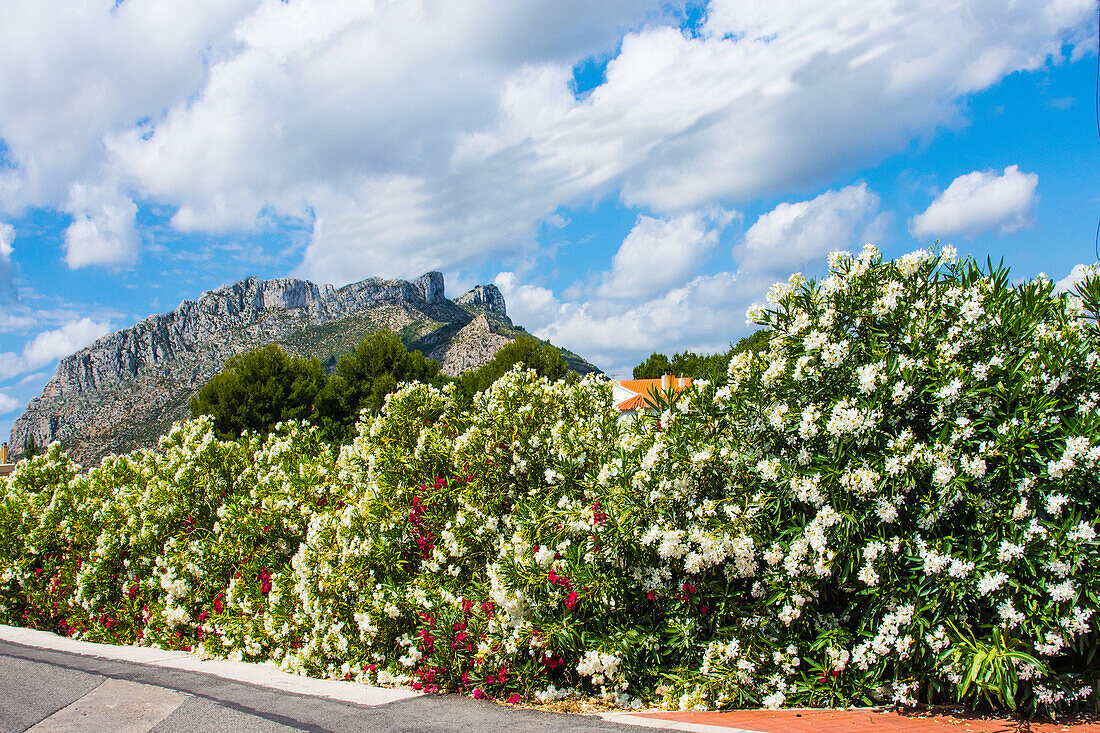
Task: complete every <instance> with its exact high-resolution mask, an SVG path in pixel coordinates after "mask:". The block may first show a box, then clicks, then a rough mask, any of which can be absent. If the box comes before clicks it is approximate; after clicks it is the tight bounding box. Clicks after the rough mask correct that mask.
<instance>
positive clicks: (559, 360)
mask: <svg viewBox="0 0 1100 733" xmlns="http://www.w3.org/2000/svg"><path fill="white" fill-rule="evenodd" d="M516 364H522V365H523V366H524V367H526V368H527V369H533V370H534V371H535V372H537V373H538V375H539V376H541V377H546V378H547V379H549V380H550V381H552V382H555V381H557V380H559V379H562V378H564V377H565V376H566V373H567V372H568V371H569V367H568V366H567V365H566V363H565V359H564V358H563V357H562V355H561V351H559V350H558V349H557V348H556V347H554V346H553V345H551V344H549V343H547V342H545V341H539V340H538V339H536V338H532V337H530V336H521V337H519V338H517V339H516V340H515V341H512V342H511V343H509V344H505V345H504V346H502V347H501V348H500V350H499V351H497V353H496V354H495V355H494V356H493V358H492V359H491V360H489V362H488V363H487V364H485V365H484V366H482V367H480V368H479V369H474V370H472V371H468V372H466V373H465V374H462V375H461V376H459V377H458V383H459V386H460V387H461V388H462V390H463V391H464V392H465V393H466V394H467V395H469V396H471V397H472V396H473V395H475V394H477V393H478V392H483V391H485V390H486V389H488V388H489V386H490V385H491V384H492V383H493V382H495V381H497V380H498V379H500V378H501V377H502V376H504V375H505V374H506V373H507V372H508V371H509V370H510V369H511V368H512V367H514V366H515V365H516Z"/></svg>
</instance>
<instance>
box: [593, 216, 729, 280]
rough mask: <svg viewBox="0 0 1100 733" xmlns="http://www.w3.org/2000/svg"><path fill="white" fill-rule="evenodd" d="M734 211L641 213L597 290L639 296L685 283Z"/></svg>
mask: <svg viewBox="0 0 1100 733" xmlns="http://www.w3.org/2000/svg"><path fill="white" fill-rule="evenodd" d="M732 216H733V214H732V213H731V212H726V211H718V212H713V213H712V214H708V213H704V212H699V211H688V212H684V213H682V214H680V215H677V216H669V217H663V218H654V217H651V216H645V215H640V216H639V217H638V219H637V221H636V222H635V224H634V227H633V228H632V229H631V230H630V233H629V234H627V235H626V238H625V239H623V243H622V245H621V246H620V247H619V251H618V252H616V253H615V257H614V259H612V261H611V271H610V272H608V273H606V274H605V275H604V278H603V282H602V283H601V284H600V286H599V288H598V289H597V293H598V294H599V295H600V296H602V297H605V298H628V299H639V298H648V297H652V296H653V295H656V294H657V293H661V292H665V291H667V290H668V289H669V288H672V287H675V286H677V285H682V284H684V282H686V281H687V280H688V279H689V278H690V277H691V276H692V275H695V274H697V272H698V269H699V265H700V264H701V263H702V262H703V260H704V259H705V258H706V256H707V254H709V252H710V251H711V249H713V248H714V245H716V244H717V243H718V235H719V232H720V230H721V228H722V227H724V226H725V225H726V224H728V223H729V221H730V220H731V218H732Z"/></svg>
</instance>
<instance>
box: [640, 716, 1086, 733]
mask: <svg viewBox="0 0 1100 733" xmlns="http://www.w3.org/2000/svg"><path fill="white" fill-rule="evenodd" d="M634 715H637V716H639V717H646V718H657V719H659V720H671V721H676V722H681V723H694V724H696V725H713V726H719V727H726V728H742V729H745V730H753V731H761V733H841V732H844V733H848V732H850V733H918V732H922V731H929V732H930V733H938V732H940V731H950V732H951V733H1066V732H1069V733H1100V722H1085V723H1043V722H1035V721H1027V720H1014V719H1010V718H997V717H992V716H971V715H966V714H958V715H952V714H945V713H937V714H931V713H907V714H900V713H897V712H894V711H885V710H734V711H728V712H654V713H634Z"/></svg>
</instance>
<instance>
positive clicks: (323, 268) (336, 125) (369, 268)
mask: <svg viewBox="0 0 1100 733" xmlns="http://www.w3.org/2000/svg"><path fill="white" fill-rule="evenodd" d="M71 1H72V5H71V7H69V8H67V9H65V10H64V11H61V10H59V8H58V7H57V6H56V4H51V5H50V6H49V7H48V8H46V7H40V6H41V4H36V3H14V4H7V5H5V7H4V8H3V9H2V10H0V68H3V69H4V71H5V73H4V74H0V138H2V139H3V142H4V146H5V147H6V151H5V153H4V156H5V157H6V159H7V162H9V163H10V164H11V165H9V166H0V193H2V194H3V195H2V196H0V201H3V202H4V203H3V204H0V206H3V207H6V209H13V208H19V207H25V206H29V205H45V206H60V207H62V208H65V209H66V211H68V212H69V213H70V214H72V215H73V216H74V218H75V220H76V221H75V223H74V226H75V229H74V230H73V231H72V232H70V234H71V235H72V237H71V244H70V245H69V247H68V250H67V253H66V256H67V258H68V261H69V263H70V265H72V266H79V265H82V264H93V263H118V262H125V261H127V258H131V257H132V256H133V250H134V247H136V243H135V240H133V239H128V238H127V237H128V234H129V230H128V228H127V227H128V226H129V224H130V222H132V216H131V215H130V214H129V211H130V209H129V206H130V205H132V201H131V202H130V204H128V203H127V199H134V200H143V199H145V200H153V201H157V202H160V203H164V204H168V205H170V206H174V207H176V209H177V210H176V213H175V216H174V217H173V224H174V225H175V226H176V227H177V228H179V229H182V230H202V231H210V232H217V231H224V230H226V229H236V228H248V227H251V226H254V225H256V223H257V221H258V219H263V217H264V216H265V215H266V214H265V212H266V213H267V214H269V213H274V214H276V215H281V216H287V217H298V218H304V219H306V220H312V221H314V222H315V231H314V232H313V237H312V240H311V242H310V244H309V246H308V247H307V248H306V250H305V254H304V260H303V262H302V265H301V272H302V273H303V274H306V275H309V276H311V277H315V278H318V279H322V280H326V281H335V282H339V281H347V280H352V279H356V278H359V277H362V276H364V275H367V274H373V273H378V274H402V275H415V274H418V273H419V272H420V271H423V270H424V269H427V268H429V267H439V268H444V269H456V268H461V267H464V266H466V265H468V264H471V263H473V262H475V261H479V260H483V259H484V258H485V257H487V256H489V255H491V254H495V253H501V252H511V251H514V250H515V248H516V247H517V246H525V245H526V246H530V245H531V243H532V241H533V232H534V229H535V226H536V225H537V223H538V222H539V221H541V220H544V219H546V218H548V217H550V216H552V215H553V213H554V212H555V211H556V210H557V209H558V208H560V207H561V206H563V205H571V204H575V203H580V202H584V201H588V200H592V199H593V198H596V197H601V196H605V195H618V196H619V197H620V198H621V199H622V200H623V201H624V202H625V203H626V204H628V205H630V206H636V207H640V208H644V209H647V210H648V211H647V213H648V214H650V215H655V216H661V215H665V214H669V215H671V214H678V213H679V212H681V211H682V210H686V209H693V208H698V207H700V206H704V205H707V204H710V203H711V202H714V201H716V200H721V201H727V202H736V201H741V200H748V199H750V198H756V197H758V196H762V195H773V194H776V193H779V192H782V191H783V190H790V189H791V188H806V187H811V186H816V185H821V184H822V183H823V182H825V181H828V180H830V179H832V178H833V177H834V176H835V175H836V172H837V171H838V170H846V169H855V168H857V167H859V166H861V165H864V164H868V163H872V162H874V161H875V160H877V159H880V158H881V157H882V156H884V155H888V154H890V153H892V152H895V151H897V150H899V149H902V148H903V147H904V146H905V145H906V144H908V142H909V141H910V140H912V139H913V138H914V137H918V136H921V135H924V134H931V133H932V132H933V131H934V130H936V129H937V128H938V127H940V126H942V125H945V124H946V125H950V124H955V123H958V122H960V121H961V120H962V117H963V106H962V105H961V104H960V100H962V99H963V98H964V97H965V96H966V95H967V94H969V93H971V92H974V91H977V90H980V89H984V88H986V87H988V86H990V85H991V84H994V83H996V82H997V81H998V80H999V79H1001V78H1003V77H1004V76H1005V75H1007V74H1009V73H1012V72H1013V71H1017V70H1022V69H1035V68H1039V67H1041V66H1042V65H1044V64H1046V63H1048V62H1049V60H1050V59H1052V58H1053V59H1054V60H1055V61H1060V60H1061V59H1062V55H1063V49H1064V48H1066V47H1067V46H1066V44H1068V45H1069V46H1070V47H1074V48H1075V51H1074V52H1077V50H1076V49H1078V48H1080V47H1082V46H1083V43H1082V40H1083V36H1085V35H1089V37H1090V38H1091V34H1092V32H1093V29H1092V25H1091V23H1092V20H1093V15H1092V13H1093V3H1092V2H1091V0H1061V1H1060V2H1058V3H1015V4H1011V3H1003V2H999V1H998V0H943V2H937V3H934V4H928V3H911V2H909V1H908V0H884V1H883V2H881V3H876V4H875V5H874V6H873V7H868V6H867V4H866V3H862V2H859V0H843V1H841V2H834V3H827V4H823V3H813V2H809V0H777V1H776V2H770V3H766V4H761V3H757V2H751V1H750V0H711V2H710V3H709V5H708V8H707V13H706V21H705V23H704V25H703V27H702V28H700V29H699V32H698V33H696V34H684V33H681V32H680V31H679V30H678V29H677V28H675V27H671V24H670V22H669V20H668V18H667V17H666V16H663V15H661V13H662V7H663V5H664V3H662V2H660V0H607V1H606V2H600V3H590V2H586V1H585V0H562V1H561V2H556V3H545V2H540V1H539V0H468V2H465V3H462V4H459V3H453V2H451V3H449V2H437V1H434V0H414V1H412V2H403V3H376V4H364V3H360V2H355V1H354V0H343V1H342V2H337V1H333V2H326V3H324V4H322V3H320V2H317V1H316V0H301V1H300V2H294V3H275V2H259V1H258V0H237V1H225V0H203V1H202V2H198V0H191V1H189V2H182V1H180V2H163V3H121V4H118V5H117V6H116V7H114V8H113V9H112V8H111V4H110V3H103V4H102V7H100V6H96V5H94V4H87V3H82V2H79V0H71ZM945 28H949V29H951V32H950V33H944V32H943V29H945ZM929 38H936V42H935V43H933V44H930V43H928V39H929ZM605 54H611V55H612V56H613V58H612V59H611V61H610V62H609V63H608V65H607V69H606V78H605V80H604V82H603V83H602V84H600V85H599V86H597V87H596V88H595V89H593V90H591V92H590V93H588V94H585V95H582V96H580V97H578V96H577V95H576V94H574V89H573V86H572V85H573V79H572V73H571V69H572V67H573V65H574V64H576V63H577V62H578V61H580V60H583V59H585V58H588V57H590V56H592V55H605ZM853 111H857V112H856V113H853ZM807 120H812V121H813V124H807ZM87 181H100V182H102V184H103V186H104V189H105V190H106V191H108V192H111V193H112V194H113V192H118V191H128V192H130V193H129V195H128V196H123V195H121V194H120V195H119V196H118V197H115V198H110V196H108V199H109V200H106V201H104V200H99V199H97V200H95V201H93V202H92V203H90V204H88V205H87V206H85V207H83V208H82V207H80V206H78V205H77V202H76V200H75V199H71V197H70V188H71V187H72V185H73V184H74V183H79V182H87Z"/></svg>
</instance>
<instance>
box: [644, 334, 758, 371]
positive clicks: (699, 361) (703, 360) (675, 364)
mask: <svg viewBox="0 0 1100 733" xmlns="http://www.w3.org/2000/svg"><path fill="white" fill-rule="evenodd" d="M769 337H770V332H769V331H768V330H767V329H761V330H759V331H756V332H755V333H752V334H750V335H748V336H745V337H744V338H742V339H741V340H740V341H738V342H737V343H736V344H732V345H731V346H730V349H729V351H727V352H725V353H724V354H696V353H695V352H694V351H681V352H679V353H677V354H674V355H673V356H672V358H671V359H670V358H668V357H667V356H666V355H664V354H662V353H660V352H654V353H652V354H650V355H649V358H647V359H646V360H645V361H643V362H642V363H641V364H639V365H638V366H636V367H634V378H635V379H657V378H659V377H662V376H664V375H665V374H672V375H674V376H678V377H691V378H693V379H697V378H700V377H707V376H713V374H714V372H715V371H719V372H725V370H726V368H727V367H728V366H729V362H730V358H731V357H733V356H734V355H736V354H739V353H741V352H742V351H748V350H752V351H761V350H762V349H764V348H766V347H767V345H768V338H769Z"/></svg>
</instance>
